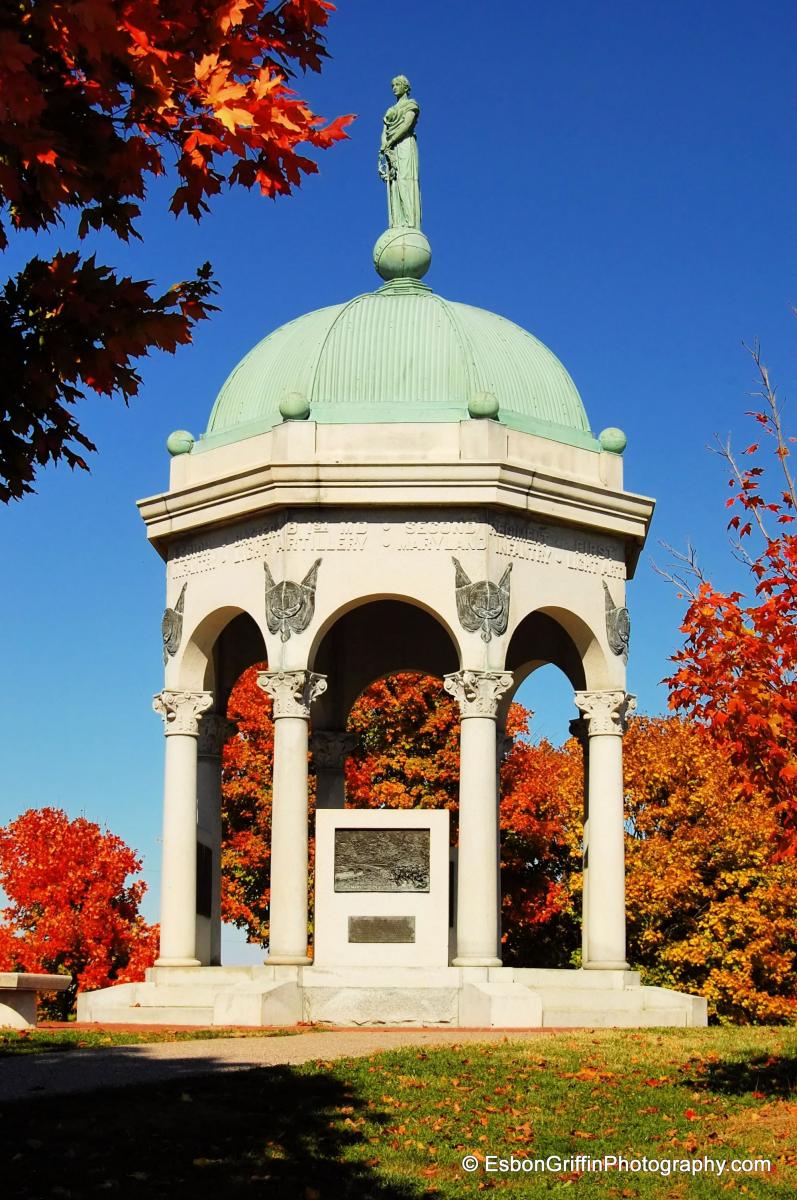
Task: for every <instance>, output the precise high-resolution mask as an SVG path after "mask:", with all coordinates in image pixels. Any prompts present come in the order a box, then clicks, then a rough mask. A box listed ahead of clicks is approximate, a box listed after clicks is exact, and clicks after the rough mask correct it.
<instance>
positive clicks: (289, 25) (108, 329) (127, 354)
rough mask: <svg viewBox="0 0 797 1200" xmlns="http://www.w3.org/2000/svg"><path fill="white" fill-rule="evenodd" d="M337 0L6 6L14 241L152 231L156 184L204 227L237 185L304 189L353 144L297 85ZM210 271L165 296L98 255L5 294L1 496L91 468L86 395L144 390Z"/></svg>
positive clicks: (0, 163)
mask: <svg viewBox="0 0 797 1200" xmlns="http://www.w3.org/2000/svg"><path fill="white" fill-rule="evenodd" d="M332 9H333V5H332V4H330V3H327V0H279V2H270V3H267V2H264V0H158V2H157V3H156V2H155V0H138V2H137V3H135V4H131V3H129V2H128V0H81V3H76V4H63V3H60V2H59V0H20V3H18V4H15V5H5V6H4V7H3V11H2V13H1V14H0V249H1V248H4V247H5V246H6V245H7V242H8V233H9V230H11V231H22V230H33V231H36V232H39V231H42V230H47V229H52V228H54V227H56V226H63V225H64V224H65V223H66V222H67V221H68V222H69V225H68V227H69V228H70V229H72V228H75V232H76V236H77V237H78V238H79V239H83V238H85V237H86V236H87V235H88V234H90V233H91V232H93V231H100V230H107V231H110V232H111V233H112V234H114V235H116V236H117V237H119V238H121V239H122V240H123V241H128V240H129V239H130V238H140V234H139V232H138V230H137V228H136V220H137V218H138V217H139V216H140V213H141V202H142V200H143V199H144V197H145V195H146V190H147V183H148V182H149V181H150V180H152V179H154V178H155V177H157V176H160V175H165V174H166V173H167V172H169V173H171V174H172V176H173V179H174V187H173V190H172V198H171V209H172V211H173V212H174V213H175V214H177V215H179V214H180V213H182V212H184V211H185V212H187V213H189V214H190V215H191V216H192V217H194V218H196V219H197V220H199V219H200V218H201V217H202V215H203V214H204V213H206V212H207V211H208V201H209V199H210V198H212V197H213V196H214V195H216V194H217V193H218V192H219V191H220V190H221V188H222V186H223V185H225V184H226V185H231V186H239V185H240V186H243V187H246V188H252V187H255V186H257V187H258V188H259V189H260V191H261V192H262V193H263V194H264V195H265V196H271V197H275V196H278V195H284V194H286V193H288V192H290V190H291V188H293V187H296V186H298V185H299V184H300V182H301V179H302V176H303V175H307V174H309V173H311V172H313V171H316V170H317V166H316V163H315V162H314V161H313V160H312V159H311V158H309V157H308V156H307V153H306V149H316V150H322V149H325V148H327V147H328V146H331V145H332V144H333V143H334V142H335V141H337V140H338V139H340V138H342V137H345V132H344V126H345V124H346V123H347V121H348V120H350V118H348V117H343V118H337V119H336V120H334V121H332V122H331V123H329V124H324V122H323V121H322V120H321V119H320V118H319V117H318V116H316V114H315V113H314V112H313V111H312V110H311V109H310V107H309V106H308V105H307V104H306V103H305V102H304V101H303V100H301V99H300V98H299V97H298V96H297V95H296V93H295V92H294V91H293V90H292V88H291V87H290V86H289V82H290V80H291V77H292V76H293V75H294V74H295V73H296V71H297V70H307V69H310V70H314V71H317V70H319V69H320V66H321V63H322V59H323V57H324V56H325V53H326V52H325V49H324V29H325V27H326V24H327V20H328V17H329V13H330V11H331V10H332ZM215 290H216V289H215V284H214V282H213V279H212V274H211V270H210V267H209V265H208V264H205V266H203V267H201V268H200V269H199V270H198V271H197V273H196V276H195V277H194V278H193V279H189V280H185V281H183V282H181V283H177V284H175V285H174V286H173V287H171V288H169V290H168V291H166V292H164V293H162V294H160V295H159V294H157V292H156V291H155V290H154V285H153V283H152V282H151V281H149V280H133V279H131V278H129V277H120V276H119V275H118V274H117V273H116V272H115V271H114V270H113V269H112V268H111V267H108V266H105V265H101V264H100V263H98V262H97V261H96V258H95V256H94V255H93V254H91V255H89V256H87V257H84V256H82V255H81V253H80V252H78V251H77V250H74V249H72V250H69V251H67V252H62V251H59V252H58V253H56V254H55V255H53V256H52V257H51V258H49V259H43V258H39V257H35V258H32V259H31V260H30V261H29V262H28V263H27V265H26V266H25V267H23V269H22V270H21V271H20V272H19V273H18V274H17V275H15V276H14V277H12V278H10V279H8V280H7V282H6V284H5V286H4V288H3V290H2V292H0V361H2V363H3V383H4V397H5V399H4V400H3V401H0V499H2V500H6V501H7V500H9V499H11V498H19V497H20V496H22V495H23V494H24V493H25V492H29V491H31V490H32V482H33V480H34V478H35V474H36V470H37V468H38V467H40V466H43V465H44V464H46V463H47V462H49V461H51V460H56V459H61V458H63V459H64V460H65V461H66V462H67V463H68V464H69V465H70V466H71V467H82V468H85V467H86V463H85V459H84V458H83V454H84V452H85V451H91V450H94V449H96V447H94V446H93V445H92V443H91V441H90V440H89V439H88V437H87V436H86V435H85V434H84V433H83V432H82V430H81V428H80V426H79V424H78V420H77V417H76V415H75V412H74V405H75V403H76V402H77V401H79V400H80V399H81V398H82V397H83V396H84V395H85V391H86V389H91V390H93V391H94V392H97V393H100V394H103V395H118V396H121V397H122V398H123V399H124V401H125V402H127V401H128V400H129V398H130V397H131V396H134V395H136V393H137V391H138V389H139V386H140V383H141V378H140V376H139V374H138V371H137V369H136V366H135V364H136V361H137V360H138V359H139V358H141V356H142V355H146V354H147V353H148V352H149V351H150V350H153V349H160V350H169V351H174V350H175V349H176V347H177V346H178V345H180V344H184V343H186V342H188V341H190V340H191V330H192V328H193V327H194V325H195V324H196V322H197V321H199V320H202V319H203V318H205V317H207V316H208V314H209V312H210V311H212V309H213V305H212V303H211V297H212V295H213V293H214V291H215Z"/></svg>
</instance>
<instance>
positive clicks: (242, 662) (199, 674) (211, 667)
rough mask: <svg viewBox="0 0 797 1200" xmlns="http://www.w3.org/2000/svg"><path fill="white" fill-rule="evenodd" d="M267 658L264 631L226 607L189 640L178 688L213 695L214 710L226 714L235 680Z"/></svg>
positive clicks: (248, 617) (201, 624)
mask: <svg viewBox="0 0 797 1200" xmlns="http://www.w3.org/2000/svg"><path fill="white" fill-rule="evenodd" d="M267 657H268V652H267V647H266V641H265V638H264V636H263V631H262V630H261V628H260V626H259V625H258V623H257V622H256V621H255V619H254V618H253V617H252V616H251V614H250V613H248V612H246V611H245V610H244V609H242V608H239V607H237V606H234V605H225V606H224V607H222V608H217V609H214V611H213V612H211V613H208V614H207V616H205V617H203V619H202V620H201V621H200V622H199V624H198V625H197V626H196V627H195V629H194V630H193V632H192V633H191V634H190V636H189V637H187V638H186V641H185V648H184V650H183V653H182V657H181V660H180V666H179V675H178V679H179V682H178V684H177V686H179V687H181V688H185V689H186V690H189V691H190V690H201V691H212V692H214V693H215V694H216V695H215V708H216V709H217V710H218V711H223V709H224V706H225V705H226V701H227V697H228V696H229V693H230V689H231V688H232V686H233V684H234V683H235V681H236V679H237V678H238V677H239V676H240V675H241V674H242V672H243V671H245V670H246V668H247V667H250V666H251V665H252V664H253V663H255V662H260V661H263V660H265V659H266V658H267Z"/></svg>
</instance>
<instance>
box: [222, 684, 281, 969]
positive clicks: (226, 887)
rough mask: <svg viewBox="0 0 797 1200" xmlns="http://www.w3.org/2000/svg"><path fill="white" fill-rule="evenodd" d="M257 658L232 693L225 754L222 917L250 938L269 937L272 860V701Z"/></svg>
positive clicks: (253, 939) (264, 940)
mask: <svg viewBox="0 0 797 1200" xmlns="http://www.w3.org/2000/svg"><path fill="white" fill-rule="evenodd" d="M265 667H266V664H265V663H259V664H257V665H255V666H253V667H250V668H249V670H247V671H244V673H243V675H242V676H241V677H240V679H239V680H238V682H237V683H236V684H235V687H234V688H233V689H232V692H231V694H230V699H229V703H228V705H227V714H228V716H229V717H230V719H231V720H233V721H235V723H236V725H237V728H238V734H237V736H235V737H233V738H231V739H230V740H229V741H228V742H227V743H226V745H225V747H224V750H223V753H222V807H221V821H222V851H221V868H222V875H221V912H222V919H223V920H225V921H228V922H229V923H230V924H231V925H235V926H237V927H238V928H239V929H245V930H246V931H247V933H248V935H249V940H250V941H252V942H261V943H262V944H263V945H265V944H266V943H267V941H268V904H269V896H270V892H269V880H270V861H271V777H272V764H273V755H274V726H273V723H272V720H271V712H272V707H273V706H272V701H271V699H270V697H268V696H267V695H266V694H265V693H264V692H262V691H261V690H260V688H259V687H258V686H257V672H258V671H259V670H264V669H265Z"/></svg>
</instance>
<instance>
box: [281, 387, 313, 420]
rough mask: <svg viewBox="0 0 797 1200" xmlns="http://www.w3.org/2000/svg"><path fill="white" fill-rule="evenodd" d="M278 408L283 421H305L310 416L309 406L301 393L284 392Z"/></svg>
mask: <svg viewBox="0 0 797 1200" xmlns="http://www.w3.org/2000/svg"><path fill="white" fill-rule="evenodd" d="M279 408H280V414H281V416H282V419H283V421H306V420H307V418H308V417H309V416H310V405H309V404H308V403H307V397H306V396H303V395H302V393H301V392H286V393H285V395H284V396H283V397H282V399H281V400H280V405H279Z"/></svg>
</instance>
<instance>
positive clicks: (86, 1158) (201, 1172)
mask: <svg viewBox="0 0 797 1200" xmlns="http://www.w3.org/2000/svg"><path fill="white" fill-rule="evenodd" d="M210 1061H211V1060H208V1064H210ZM175 1065H176V1064H175ZM191 1065H192V1067H193V1068H194V1069H195V1067H196V1062H195V1060H192V1064H191ZM365 1115H366V1113H365V1106H364V1103H363V1102H362V1101H361V1100H359V1099H358V1097H357V1096H356V1095H355V1094H354V1092H353V1091H351V1090H350V1089H349V1088H348V1086H347V1085H346V1083H345V1082H344V1081H342V1080H341V1079H338V1078H336V1077H335V1076H333V1075H331V1074H330V1075H325V1074H319V1073H317V1072H316V1073H314V1074H313V1075H312V1076H304V1075H302V1074H301V1073H299V1071H295V1070H292V1069H291V1068H289V1067H262V1068H250V1069H246V1070H238V1071H234V1072H232V1071H231V1072H226V1073H220V1074H214V1075H191V1076H187V1077H184V1078H181V1079H176V1080H175V1079H171V1080H169V1081H167V1082H154V1083H150V1084H137V1085H136V1086H134V1087H129V1088H124V1089H122V1088H117V1089H114V1090H111V1091H108V1090H106V1091H96V1092H83V1093H78V1094H72V1095H64V1096H60V1097H56V1096H50V1097H48V1098H42V1099H35V1100H32V1099H25V1100H17V1101H5V1102H4V1103H3V1104H2V1105H0V1162H2V1163H3V1192H4V1194H5V1195H7V1196H9V1197H10V1196H14V1197H15V1200H33V1198H35V1200H41V1197H43V1196H51V1195H55V1196H60V1197H62V1198H67V1200H68V1198H69V1197H74V1198H75V1200H77V1198H80V1200H84V1198H85V1197H93V1196H95V1195H96V1196H124V1197H127V1196H130V1197H133V1196H135V1197H136V1198H137V1200H142V1198H146V1200H149V1198H154V1197H166V1196H168V1197H182V1196H190V1197H192V1198H202V1197H208V1198H209V1197H214V1200H219V1197H224V1198H225V1200H226V1198H227V1197H239V1196H240V1197H244V1196H246V1197H249V1196H251V1197H254V1196H257V1197H260V1198H264V1200H272V1198H273V1200H421V1197H423V1196H424V1195H427V1194H428V1193H427V1192H426V1191H425V1189H424V1188H423V1186H422V1185H421V1184H420V1183H419V1184H417V1185H416V1184H414V1183H413V1182H412V1181H407V1182H404V1181H401V1180H399V1181H392V1182H391V1181H386V1180H385V1179H380V1178H379V1177H378V1175H377V1167H378V1161H379V1157H380V1147H379V1144H378V1142H374V1143H371V1142H369V1141H367V1140H366V1137H365V1135H364V1134H363V1133H362V1132H361V1131H360V1129H359V1125H360V1124H361V1119H362V1117H364V1116H365ZM367 1116H368V1120H369V1122H370V1123H371V1128H370V1130H369V1134H370V1135H371V1136H373V1133H374V1129H373V1125H374V1124H376V1125H377V1126H379V1125H382V1124H384V1123H385V1121H386V1117H385V1115H384V1114H382V1113H380V1112H375V1111H373V1110H370V1111H368V1113H367Z"/></svg>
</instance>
